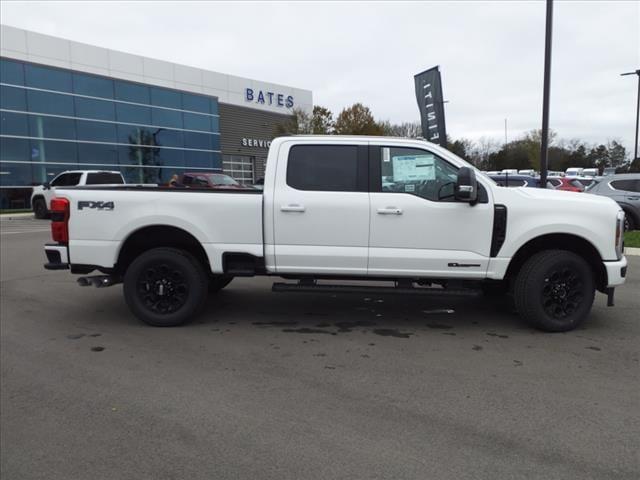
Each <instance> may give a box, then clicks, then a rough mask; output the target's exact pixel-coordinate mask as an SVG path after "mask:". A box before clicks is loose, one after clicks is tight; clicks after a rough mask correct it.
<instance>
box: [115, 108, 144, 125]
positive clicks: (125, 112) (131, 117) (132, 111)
mask: <svg viewBox="0 0 640 480" xmlns="http://www.w3.org/2000/svg"><path fill="white" fill-rule="evenodd" d="M116 118H117V119H118V121H119V122H129V123H142V124H144V125H151V109H150V108H149V107H140V106H137V105H128V104H126V103H117V104H116Z"/></svg>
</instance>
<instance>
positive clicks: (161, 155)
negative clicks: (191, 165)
mask: <svg viewBox="0 0 640 480" xmlns="http://www.w3.org/2000/svg"><path fill="white" fill-rule="evenodd" d="M158 160H159V162H160V165H163V166H171V167H179V168H184V150H177V149H172V148H160V149H159V151H158Z"/></svg>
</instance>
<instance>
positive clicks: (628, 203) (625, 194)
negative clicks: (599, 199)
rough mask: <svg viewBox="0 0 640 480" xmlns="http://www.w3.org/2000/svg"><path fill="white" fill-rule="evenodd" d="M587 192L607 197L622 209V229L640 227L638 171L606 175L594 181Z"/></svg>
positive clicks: (639, 179) (639, 182) (639, 181)
mask: <svg viewBox="0 0 640 480" xmlns="http://www.w3.org/2000/svg"><path fill="white" fill-rule="evenodd" d="M587 192H588V193H593V194H594V195H602V196H604V197H609V198H612V199H614V200H615V201H616V202H618V205H620V207H622V210H624V213H625V217H624V229H625V231H626V230H637V229H640V173H624V174H618V175H607V176H606V177H602V178H600V179H597V180H595V181H594V183H593V185H590V186H589V188H588V189H587Z"/></svg>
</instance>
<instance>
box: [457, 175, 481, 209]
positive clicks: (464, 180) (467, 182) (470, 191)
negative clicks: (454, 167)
mask: <svg viewBox="0 0 640 480" xmlns="http://www.w3.org/2000/svg"><path fill="white" fill-rule="evenodd" d="M455 197H456V200H457V201H459V202H467V203H469V204H470V205H475V204H476V203H477V202H478V182H477V181H476V172H475V170H474V169H473V168H469V167H461V168H460V170H458V182H457V183H456V189H455Z"/></svg>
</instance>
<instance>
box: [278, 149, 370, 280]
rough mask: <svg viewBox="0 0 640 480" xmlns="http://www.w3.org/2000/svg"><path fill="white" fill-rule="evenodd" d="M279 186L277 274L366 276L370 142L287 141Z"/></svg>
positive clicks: (281, 154)
mask: <svg viewBox="0 0 640 480" xmlns="http://www.w3.org/2000/svg"><path fill="white" fill-rule="evenodd" d="M275 185H276V187H275V192H274V198H273V206H272V208H273V231H274V253H275V270H276V272H277V273H314V274H319V273H326V274H345V275H349V274H350V275H366V273H367V259H368V243H369V193H368V148H367V141H361V142H358V141H355V142H354V141H349V142H345V143H341V142H340V140H336V142H335V144H326V143H316V144H314V143H313V141H312V140H309V141H308V142H305V141H302V142H300V141H296V142H287V143H284V144H283V145H282V146H281V148H280V153H279V155H278V165H277V171H276V179H275Z"/></svg>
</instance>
